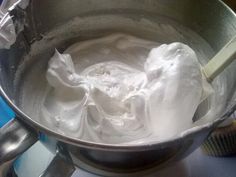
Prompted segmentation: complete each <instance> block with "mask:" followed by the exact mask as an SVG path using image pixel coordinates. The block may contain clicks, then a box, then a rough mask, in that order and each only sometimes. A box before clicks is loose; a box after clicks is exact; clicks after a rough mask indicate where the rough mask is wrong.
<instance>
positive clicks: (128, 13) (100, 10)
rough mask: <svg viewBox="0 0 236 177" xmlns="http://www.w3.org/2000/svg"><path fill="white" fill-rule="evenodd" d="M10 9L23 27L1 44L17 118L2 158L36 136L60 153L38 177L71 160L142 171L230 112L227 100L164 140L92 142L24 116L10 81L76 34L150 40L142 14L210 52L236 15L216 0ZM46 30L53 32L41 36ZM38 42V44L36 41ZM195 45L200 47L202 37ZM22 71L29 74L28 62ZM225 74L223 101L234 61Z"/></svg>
mask: <svg viewBox="0 0 236 177" xmlns="http://www.w3.org/2000/svg"><path fill="white" fill-rule="evenodd" d="M12 15H13V18H14V20H15V21H20V22H21V23H22V22H23V23H24V24H25V26H24V30H23V32H21V33H20V34H19V35H18V37H17V41H16V43H15V44H14V45H13V46H12V47H11V49H10V50H0V94H1V96H2V97H3V98H4V100H5V101H6V102H7V103H8V105H9V106H10V107H11V108H12V109H13V110H14V111H15V113H16V118H15V119H14V120H13V121H11V122H9V123H8V124H6V125H5V126H4V127H3V128H2V129H0V164H3V163H5V162H9V161H11V160H12V159H14V158H15V157H16V156H17V155H19V154H21V153H22V152H24V151H25V150H26V149H27V148H29V147H30V146H31V145H32V144H34V143H35V142H36V141H37V140H40V141H42V142H43V143H44V144H45V145H46V146H47V147H48V148H49V149H50V150H51V151H53V152H55V153H57V155H56V157H55V159H54V160H53V161H52V163H51V165H50V166H49V167H48V170H47V171H46V172H45V174H43V175H42V176H50V175H51V176H52V174H54V176H55V173H56V172H57V173H56V174H58V175H56V176H62V175H63V176H70V175H71V174H72V172H73V170H74V166H79V167H81V168H84V169H85V170H88V171H92V172H93V173H97V174H100V175H105V176H118V174H121V175H122V176H126V175H135V174H136V175H135V176H140V174H141V171H145V172H148V171H150V170H151V169H157V168H160V167H162V166H164V165H166V164H169V163H170V162H174V161H176V160H179V159H182V158H184V157H185V156H187V155H188V154H189V153H191V152H192V151H193V150H195V149H196V148H197V147H199V146H200V144H201V143H202V142H203V140H204V139H205V138H206V137H207V135H208V134H209V133H210V132H211V131H212V130H213V129H214V127H215V126H217V125H218V124H219V123H220V122H221V121H222V120H223V119H225V118H226V117H227V115H225V116H223V117H222V115H223V113H224V111H223V110H226V107H229V105H220V106H223V108H224V109H222V111H221V114H219V115H218V116H216V117H214V119H209V120H208V119H204V120H199V121H197V122H196V127H195V128H192V129H190V130H188V131H186V132H185V133H183V134H182V135H181V136H178V137H175V138H173V139H171V140H168V141H165V142H160V143H152V144H147V145H130V146H128V145H122V146H119V145H106V144H95V143H92V142H86V141H82V140H79V139H76V138H72V137H68V136H65V135H61V134H59V133H57V132H54V131H52V130H50V129H49V128H47V127H45V126H44V125H41V124H40V123H39V122H37V120H35V119H34V116H33V115H32V116H31V117H29V116H28V115H27V114H26V113H24V112H23V110H22V109H20V107H19V105H18V93H19V88H18V87H16V86H15V85H16V83H15V82H16V80H18V78H19V77H23V76H20V75H19V72H18V70H19V69H18V68H19V66H20V65H21V64H22V63H25V62H26V63H28V64H29V65H30V64H32V63H34V60H37V59H39V58H40V59H42V60H43V59H44V60H45V61H48V60H49V59H50V57H51V56H52V54H53V52H54V48H55V47H56V48H58V49H59V50H61V51H63V50H64V49H65V48H66V47H67V46H68V45H70V44H72V43H74V42H75V41H78V40H86V39H89V38H94V37H98V36H102V35H105V34H110V33H112V32H127V33H133V34H134V35H139V36H142V37H145V38H148V39H154V40H155V36H156V35H158V34H156V33H155V27H153V28H152V25H150V26H148V25H147V26H145V25H144V26H139V25H140V23H145V24H147V20H150V21H152V22H153V23H156V22H157V21H163V22H165V19H170V20H172V21H175V22H178V24H181V25H182V26H185V27H187V28H189V29H191V30H193V31H194V32H195V33H196V34H198V35H200V36H201V37H202V38H203V39H205V40H206V41H207V43H208V44H209V45H210V46H211V48H212V49H213V50H212V51H213V52H212V55H214V53H216V52H217V51H219V50H220V49H221V48H222V47H223V46H224V45H225V44H226V43H227V42H228V41H229V40H230V39H231V38H232V37H233V36H235V34H236V16H235V14H234V13H233V11H231V9H229V8H228V7H227V6H226V5H225V4H224V3H223V2H221V1H220V0H208V1H205V0H198V1H192V0H168V1H167V0H147V1H143V0H116V1H111V0H99V1H98V0H75V1H65V0H50V1H47V0H40V1H36V0H32V1H31V2H30V5H29V6H28V8H27V9H26V10H22V9H19V8H16V9H15V10H14V11H13V12H12ZM116 17H119V18H118V19H119V20H117V19H116ZM91 19H97V20H94V21H90V20H91ZM127 19H128V20H127ZM129 19H130V20H131V21H134V22H136V23H134V24H135V25H132V24H131V23H129ZM71 20H72V21H73V20H75V21H76V20H77V21H78V22H79V24H77V25H72V26H71V28H70V29H67V30H64V31H63V30H57V31H56V32H55V29H56V27H59V26H65V28H63V29H66V26H67V25H66V24H68V23H70V21H71ZM92 22H93V23H92ZM52 31H54V32H52ZM167 31H168V29H167ZM46 34H47V35H48V34H49V36H51V37H47V38H44V36H45V35H46ZM183 35H184V34H183ZM166 36H167V38H168V32H167V33H166ZM55 38H62V39H61V40H55ZM176 40H178V39H168V40H167V41H162V42H173V41H176ZM179 40H181V38H180V39H179ZM37 42H39V43H40V44H41V45H35V44H36V43H37ZM185 42H188V41H185ZM191 42H192V43H194V42H195V41H191ZM197 45H198V44H197ZM198 47H199V48H201V44H199V45H198ZM32 50H35V52H36V55H35V56H31V55H30V56H29V53H30V52H31V51H32ZM26 56H27V57H26ZM30 57H32V58H34V59H32V60H31V58H30ZM208 57H209V58H211V56H208ZM25 60H27V61H25ZM206 62H207V61H206ZM23 73H24V74H27V67H26V68H25V71H24V72H23ZM42 74H43V73H42ZM222 75H223V76H224V78H225V82H226V83H227V88H226V89H227V95H225V100H227V101H228V100H230V96H231V95H232V94H233V92H234V91H235V88H236V87H235V86H236V79H235V78H234V77H235V76H236V65H235V63H233V64H232V66H231V67H230V68H228V69H227V71H226V72H224V73H223V74H222ZM18 85H20V84H19V83H18ZM216 104H217V100H216ZM203 113H204V106H202V108H199V110H198V112H197V115H200V114H203ZM220 115H221V116H220ZM32 163H33V162H32ZM60 165H63V168H60ZM156 167H157V168H156ZM55 169H56V171H55ZM61 169H63V171H62V172H61V171H60V170H61ZM137 174H138V175H137Z"/></svg>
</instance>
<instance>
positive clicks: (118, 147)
mask: <svg viewBox="0 0 236 177" xmlns="http://www.w3.org/2000/svg"><path fill="white" fill-rule="evenodd" d="M218 2H219V3H221V4H222V6H224V8H225V9H226V10H228V11H229V13H231V14H232V15H234V16H235V20H236V14H235V13H234V11H233V10H232V9H231V8H230V7H228V6H227V5H226V4H225V3H224V2H223V1H222V0H218ZM0 95H1V96H2V98H3V99H4V100H5V101H6V103H7V104H8V105H9V106H10V107H11V108H12V110H13V111H14V112H15V114H16V119H18V120H19V121H22V122H23V123H25V124H27V125H28V126H30V127H32V128H34V129H35V131H36V132H37V133H38V135H39V134H40V133H43V134H45V135H46V136H49V137H54V138H56V139H57V140H59V141H61V142H64V143H68V144H71V145H74V146H78V147H83V148H89V149H96V150H106V151H125V152H126V151H146V150H151V149H159V148H165V147H170V146H172V145H173V144H180V143H181V142H183V141H184V140H185V139H188V137H189V138H191V137H193V136H195V134H198V133H200V132H202V131H204V130H205V131H207V130H209V132H210V131H211V130H212V129H213V128H214V127H215V126H217V125H218V124H219V123H220V122H222V121H224V120H225V119H226V118H227V116H223V117H219V118H218V119H216V120H214V121H212V122H209V123H207V124H204V125H201V126H196V127H193V128H190V129H188V130H186V131H184V132H183V133H181V134H179V135H178V136H175V137H173V138H171V139H168V140H165V141H160V142H150V143H147V144H137V145H132V144H102V143H94V142H89V141H85V140H81V139H78V138H73V137H68V136H66V135H62V134H60V133H58V132H55V131H52V130H50V129H49V128H48V127H46V126H44V125H42V124H40V123H38V122H37V121H34V120H33V119H31V118H30V117H29V116H28V115H27V114H25V113H24V112H23V111H22V110H21V109H20V108H18V107H17V106H16V105H15V104H14V103H13V102H12V101H11V99H10V98H9V97H8V96H7V94H6V93H5V92H4V90H3V88H2V87H1V86H0Z"/></svg>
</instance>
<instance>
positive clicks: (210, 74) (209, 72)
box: [202, 36, 236, 82]
mask: <svg viewBox="0 0 236 177" xmlns="http://www.w3.org/2000/svg"><path fill="white" fill-rule="evenodd" d="M234 59H236V36H235V37H234V38H233V39H232V40H231V41H230V42H229V43H228V44H226V45H225V46H224V47H223V48H222V49H221V50H220V52H218V53H217V54H216V56H215V57H213V58H212V59H211V60H210V61H209V62H208V63H207V64H206V65H205V66H204V67H203V69H202V72H203V73H204V74H205V77H206V79H207V80H208V82H211V81H213V80H214V78H215V77H216V76H218V75H219V74H220V73H221V72H222V71H223V70H224V69H225V68H226V67H227V66H228V65H229V64H230V63H232V62H233V60H234Z"/></svg>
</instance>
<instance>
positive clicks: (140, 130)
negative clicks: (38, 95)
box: [40, 34, 211, 144]
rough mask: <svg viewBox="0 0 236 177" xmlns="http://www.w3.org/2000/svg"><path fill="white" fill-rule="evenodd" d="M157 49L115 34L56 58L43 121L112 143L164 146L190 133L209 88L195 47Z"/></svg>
mask: <svg viewBox="0 0 236 177" xmlns="http://www.w3.org/2000/svg"><path fill="white" fill-rule="evenodd" d="M158 46H159V44H157V43H154V42H151V41H146V40H142V39H138V38H136V37H132V36H129V35H123V34H115V35H110V36H108V37H104V38H100V39H96V40H90V41H86V42H81V43H77V44H74V45H73V46H71V47H69V49H67V50H66V51H65V54H60V53H59V52H58V51H56V52H55V54H54V56H53V57H52V58H51V60H50V62H49V64H48V70H47V81H48V83H49V84H50V85H51V87H52V88H51V89H49V90H48V92H47V94H46V96H45V99H44V102H43V105H42V108H41V116H40V117H41V120H42V121H43V122H44V123H45V124H46V125H48V126H49V127H53V129H55V128H56V129H57V130H58V131H59V132H61V133H64V134H66V135H69V136H73V137H77V138H81V139H83V140H88V141H92V142H100V143H111V144H117V143H146V142H148V141H150V140H163V139H167V138H170V137H172V136H174V135H176V134H178V133H180V132H181V131H183V130H186V129H188V128H190V127H191V125H192V118H193V115H194V113H195V111H196V109H197V107H198V105H199V103H200V102H201V101H202V100H203V99H205V96H206V95H208V94H209V93H210V92H209V90H210V89H211V87H210V85H208V83H206V81H205V80H204V79H203V78H202V73H201V67H200V64H199V63H198V60H197V57H196V54H195V52H194V51H193V50H192V49H191V48H190V47H188V46H187V45H184V44H182V43H172V44H170V45H166V44H164V45H161V46H159V47H158ZM150 49H151V51H150ZM148 52H150V53H149V54H148ZM80 58H83V61H84V63H83V64H81V63H80V62H79V61H80ZM86 61H87V63H90V65H86ZM91 61H94V62H92V63H93V64H92V65H91Z"/></svg>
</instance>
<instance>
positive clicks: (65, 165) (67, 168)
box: [40, 154, 75, 177]
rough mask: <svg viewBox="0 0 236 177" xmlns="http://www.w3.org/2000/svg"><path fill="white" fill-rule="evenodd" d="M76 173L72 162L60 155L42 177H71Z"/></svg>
mask: <svg viewBox="0 0 236 177" xmlns="http://www.w3.org/2000/svg"><path fill="white" fill-rule="evenodd" d="M74 171H75V167H74V165H73V163H72V161H68V160H66V159H64V158H62V157H61V156H60V154H58V155H56V156H55V157H54V159H53V160H52V162H51V163H50V164H49V166H48V168H47V169H46V170H45V172H44V173H43V174H42V175H40V177H55V176H56V177H71V176H72V174H73V173H74Z"/></svg>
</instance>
